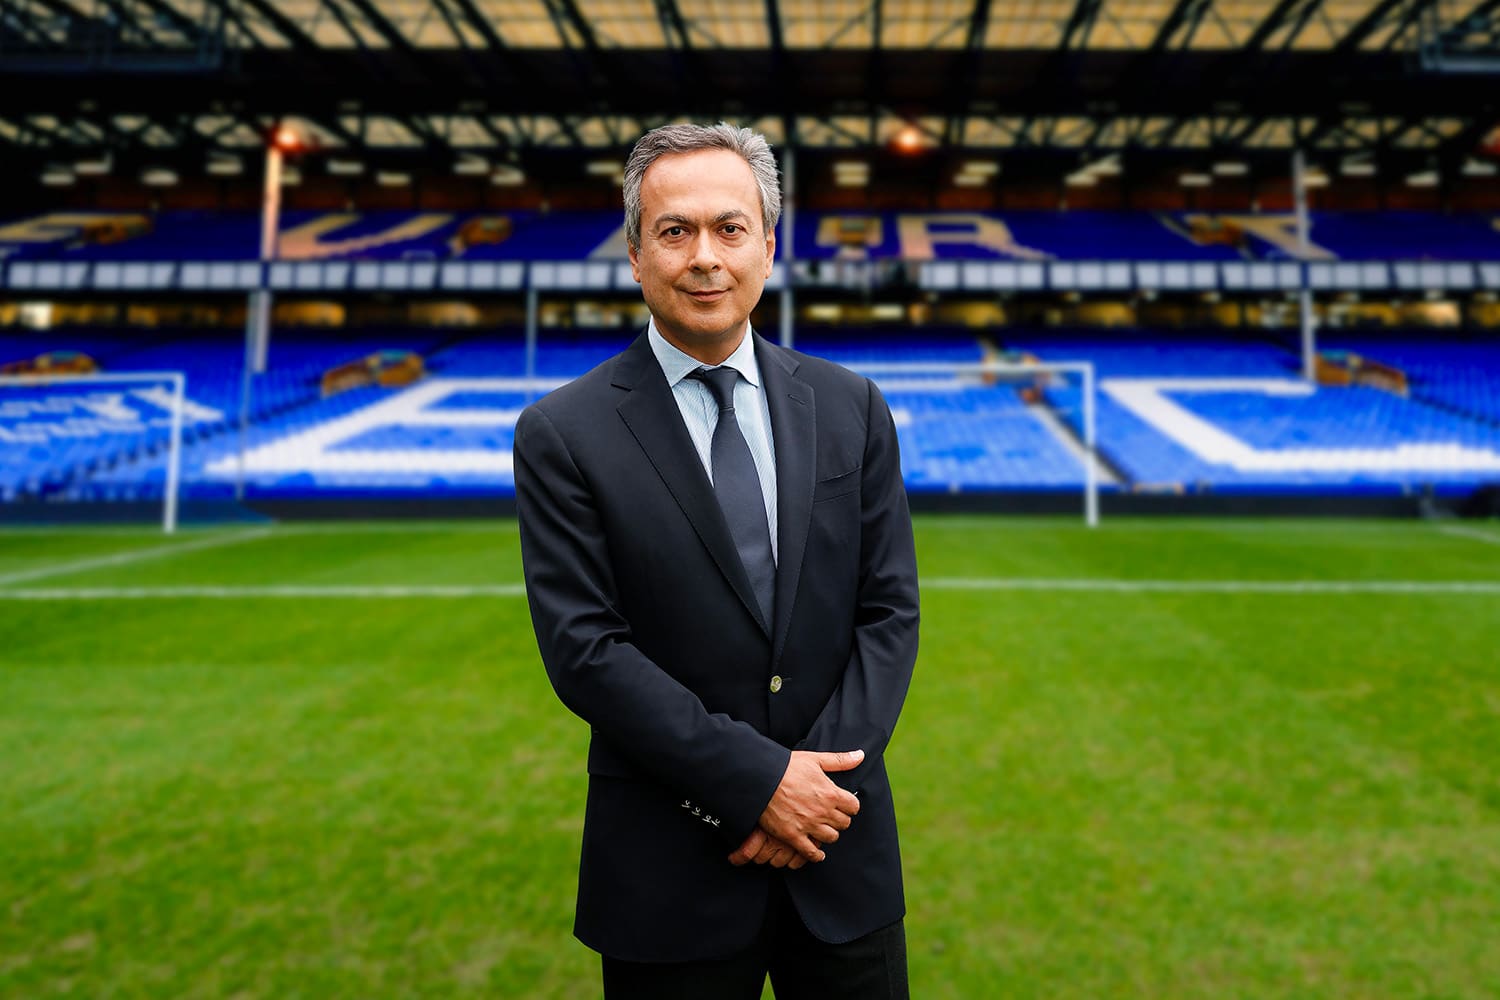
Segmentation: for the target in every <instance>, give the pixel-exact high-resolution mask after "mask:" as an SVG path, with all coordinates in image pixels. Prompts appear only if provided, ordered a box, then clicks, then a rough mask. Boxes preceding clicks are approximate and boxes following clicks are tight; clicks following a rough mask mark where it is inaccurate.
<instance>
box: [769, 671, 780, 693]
mask: <svg viewBox="0 0 1500 1000" xmlns="http://www.w3.org/2000/svg"><path fill="white" fill-rule="evenodd" d="M780 690H781V675H780V674H777V675H776V676H775V677H772V678H771V693H772V694H775V693H776V692H778V691H780Z"/></svg>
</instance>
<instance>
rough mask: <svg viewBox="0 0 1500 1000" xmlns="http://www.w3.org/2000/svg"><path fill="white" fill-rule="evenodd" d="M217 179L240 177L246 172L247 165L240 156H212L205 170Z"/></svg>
mask: <svg viewBox="0 0 1500 1000" xmlns="http://www.w3.org/2000/svg"><path fill="white" fill-rule="evenodd" d="M205 169H206V170H207V171H208V172H209V173H210V174H212V175H213V176H215V177H238V176H239V175H240V174H242V173H244V172H245V163H244V161H243V160H241V159H240V158H239V157H238V156H224V155H222V154H217V153H216V154H210V156H209V158H208V166H207V167H206V168H205Z"/></svg>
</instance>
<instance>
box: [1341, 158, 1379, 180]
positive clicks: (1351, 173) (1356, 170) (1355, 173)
mask: <svg viewBox="0 0 1500 1000" xmlns="http://www.w3.org/2000/svg"><path fill="white" fill-rule="evenodd" d="M1339 173H1341V174H1343V175H1344V176H1345V177H1374V176H1375V161H1374V160H1354V159H1346V160H1344V161H1343V162H1342V163H1340V164H1339Z"/></svg>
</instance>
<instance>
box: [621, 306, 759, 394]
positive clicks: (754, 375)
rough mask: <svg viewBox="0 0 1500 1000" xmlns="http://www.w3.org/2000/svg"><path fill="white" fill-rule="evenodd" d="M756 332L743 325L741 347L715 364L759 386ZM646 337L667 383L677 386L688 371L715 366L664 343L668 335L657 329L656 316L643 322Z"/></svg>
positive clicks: (747, 325)
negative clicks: (718, 363) (646, 322)
mask: <svg viewBox="0 0 1500 1000" xmlns="http://www.w3.org/2000/svg"><path fill="white" fill-rule="evenodd" d="M754 333H755V331H754V330H753V329H752V328H751V327H750V326H749V324H746V326H745V336H744V339H742V340H741V341H740V346H739V347H736V348H735V349H734V353H733V354H731V355H730V356H729V357H727V358H725V359H724V363H723V365H720V366H718V367H725V368H733V369H734V370H735V371H737V372H739V373H740V375H742V376H743V377H744V379H745V381H746V382H749V383H750V384H751V385H753V386H755V387H756V388H759V387H760V365H759V364H757V363H756V360H755V337H754V336H753V334H754ZM646 338H647V339H648V340H649V341H650V342H651V353H653V354H655V355H656V363H657V364H659V365H661V372H662V374H663V375H665V376H666V377H667V385H669V386H676V385H677V383H678V382H681V381H682V380H683V379H684V378H686V377H687V375H688V373H689V372H692V371H696V370H697V369H699V368H710V367H715V366H712V365H705V364H704V363H703V362H701V361H699V360H698V359H697V358H695V357H692V356H691V355H689V354H686V353H684V352H683V351H682V350H680V349H679V348H677V347H676V346H674V345H673V344H670V343H668V342H667V338H666V337H663V336H662V335H661V332H660V331H658V330H657V329H656V319H655V318H654V317H653V318H652V319H651V321H650V322H649V323H648V324H646Z"/></svg>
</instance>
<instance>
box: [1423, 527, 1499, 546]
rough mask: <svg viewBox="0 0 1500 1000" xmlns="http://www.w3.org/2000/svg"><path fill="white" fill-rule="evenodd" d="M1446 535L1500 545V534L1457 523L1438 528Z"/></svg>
mask: <svg viewBox="0 0 1500 1000" xmlns="http://www.w3.org/2000/svg"><path fill="white" fill-rule="evenodd" d="M1438 530H1439V531H1441V532H1442V533H1443V534H1445V535H1452V536H1453V537H1455V538H1472V539H1473V540H1474V541H1476V542H1485V543H1487V544H1489V545H1500V535H1492V534H1490V533H1489V532H1488V531H1482V530H1480V529H1479V528H1464V527H1460V526H1459V525H1456V524H1445V525H1443V526H1441V527H1440V528H1438Z"/></svg>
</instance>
